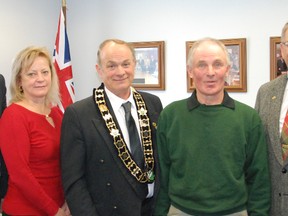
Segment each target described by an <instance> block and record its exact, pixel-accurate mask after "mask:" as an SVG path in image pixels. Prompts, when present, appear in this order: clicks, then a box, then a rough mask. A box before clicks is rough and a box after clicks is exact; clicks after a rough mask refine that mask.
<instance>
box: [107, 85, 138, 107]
mask: <svg viewBox="0 0 288 216" xmlns="http://www.w3.org/2000/svg"><path fill="white" fill-rule="evenodd" d="M104 89H105V92H106V94H107V97H108V98H109V101H110V103H111V105H112V107H113V108H117V110H118V109H119V108H121V107H122V104H123V103H125V102H127V101H130V103H131V104H132V107H135V102H134V99H133V92H132V89H131V88H130V96H129V98H128V99H127V100H123V99H122V98H120V97H118V96H117V95H115V94H114V93H112V92H111V91H110V90H108V89H107V88H106V86H104Z"/></svg>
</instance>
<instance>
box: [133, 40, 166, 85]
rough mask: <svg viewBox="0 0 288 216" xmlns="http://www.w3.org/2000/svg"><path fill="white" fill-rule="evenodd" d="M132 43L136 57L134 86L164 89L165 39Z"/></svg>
mask: <svg viewBox="0 0 288 216" xmlns="http://www.w3.org/2000/svg"><path fill="white" fill-rule="evenodd" d="M130 44H131V45H132V46H133V47H134V50H135V57H136V70H135V77H134V80H133V83H132V85H133V87H134V88H136V89H141V90H164V89H165V67H164V45H165V43H164V41H153V42H131V43H130Z"/></svg>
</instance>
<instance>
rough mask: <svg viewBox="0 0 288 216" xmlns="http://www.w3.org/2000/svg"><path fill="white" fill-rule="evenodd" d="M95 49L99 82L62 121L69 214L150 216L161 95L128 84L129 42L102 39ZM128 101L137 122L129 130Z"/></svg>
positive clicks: (156, 181)
mask: <svg viewBox="0 0 288 216" xmlns="http://www.w3.org/2000/svg"><path fill="white" fill-rule="evenodd" d="M97 55H98V62H97V64H96V69H97V72H98V74H99V76H100V78H101V79H102V81H103V84H102V85H101V86H100V87H99V88H97V89H94V90H93V96H91V97H88V98H86V99H84V100H81V101H78V102H76V103H74V104H72V105H71V106H69V107H68V108H67V109H66V110H65V114H64V119H63V124H62V135H61V169H62V178H63V185H64V190H65V196H66V200H67V202H68V206H69V208H70V211H71V213H72V215H73V216H78V215H79V216H82V215H85V216H89V215H93V216H96V215H97V216H98V215H99V216H109V215H122V216H151V215H152V212H153V208H154V201H155V197H156V195H157V193H158V190H159V167H158V160H157V149H156V145H155V144H156V143H155V142H156V129H157V120H158V116H159V113H160V112H161V111H162V104H161V101H160V99H159V98H158V97H157V96H155V95H152V94H149V93H144V92H141V93H140V92H138V91H136V90H135V89H134V88H132V87H131V84H132V81H133V79H134V73H135V66H136V60H135V53H134V50H133V48H132V47H131V46H130V45H129V44H127V43H126V42H124V41H121V40H117V39H110V40H106V41H104V42H103V43H102V44H101V45H100V47H99V50H98V53H97ZM126 102H128V103H129V104H130V105H131V114H132V116H133V119H134V120H135V121H134V122H135V124H136V128H137V130H136V132H135V133H133V134H132V133H131V132H130V134H129V132H128V131H129V130H128V129H127V127H126V126H127V125H126V121H125V116H126V113H125V112H126V111H125V108H124V107H123V104H124V103H126ZM132 121H133V120H132ZM134 127H135V125H134ZM134 138H137V139H138V140H139V138H140V140H141V143H139V147H140V148H138V152H140V153H139V155H138V156H136V155H135V154H134V152H133V151H131V149H133V148H134V144H135V143H134V142H133V141H132V139H134ZM139 156H140V157H141V158H142V162H143V164H142V162H138V158H139ZM141 164H142V165H141ZM144 164H145V165H144Z"/></svg>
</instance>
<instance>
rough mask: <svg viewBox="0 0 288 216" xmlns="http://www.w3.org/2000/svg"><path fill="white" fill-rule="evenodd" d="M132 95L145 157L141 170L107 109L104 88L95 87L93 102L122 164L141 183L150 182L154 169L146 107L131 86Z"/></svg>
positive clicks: (152, 179)
mask: <svg viewBox="0 0 288 216" xmlns="http://www.w3.org/2000/svg"><path fill="white" fill-rule="evenodd" d="M132 92H133V97H134V99H135V102H136V106H137V113H138V119H139V125H140V137H141V140H142V145H143V152H144V159H145V170H141V169H140V167H139V166H138V165H137V164H136V162H135V161H134V160H133V159H132V157H131V154H130V152H129V150H128V148H127V145H126V143H125V141H124V139H123V137H122V135H121V133H120V130H119V129H118V128H117V126H116V124H115V122H114V120H113V118H112V116H111V114H110V112H109V109H108V107H107V105H106V101H105V98H104V89H95V102H96V104H97V105H98V108H99V110H100V112H101V115H102V118H103V119H104V121H105V124H106V126H107V128H108V130H109V132H110V135H111V136H112V137H113V140H114V146H115V147H116V149H117V151H118V156H119V158H120V159H121V160H122V162H123V164H124V165H125V166H126V168H127V169H128V170H129V171H130V173H131V174H132V175H133V176H134V177H135V178H136V179H137V180H138V181H139V182H141V183H152V182H153V181H154V178H155V174H154V172H153V169H154V158H153V148H152V138H151V128H150V121H149V117H148V115H147V109H146V105H145V102H144V100H143V98H142V96H141V95H140V94H139V93H138V92H137V91H136V90H135V89H134V88H132Z"/></svg>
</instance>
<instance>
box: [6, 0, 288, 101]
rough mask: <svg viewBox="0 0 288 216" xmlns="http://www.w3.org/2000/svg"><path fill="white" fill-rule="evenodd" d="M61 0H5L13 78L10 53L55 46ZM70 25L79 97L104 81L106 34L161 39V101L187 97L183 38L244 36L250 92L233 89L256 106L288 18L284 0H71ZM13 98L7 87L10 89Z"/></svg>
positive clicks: (8, 62) (8, 61)
mask: <svg viewBox="0 0 288 216" xmlns="http://www.w3.org/2000/svg"><path fill="white" fill-rule="evenodd" d="M60 6H61V0H55V1H51V0H22V1H19V0H0V29H1V30H0V31H1V33H0V51H1V52H0V73H2V74H4V76H5V78H6V82H7V86H9V82H10V70H11V63H12V60H13V57H14V56H15V55H16V53H17V52H18V51H20V50H21V49H22V48H24V47H26V46H28V45H31V44H35V45H43V46H47V47H48V48H49V49H51V53H52V50H53V46H54V41H55V36H56V28H57V22H58V17H59V10H60ZM67 6H68V10H67V28H68V37H69V41H70V52H71V58H72V67H73V74H74V82H75V91H76V99H77V100H79V99H82V98H85V97H87V96H89V95H91V94H92V89H93V88H94V87H97V86H98V85H99V84H100V80H99V79H98V77H97V75H96V70H95V63H96V52H97V48H98V45H99V44H100V43H101V42H102V41H103V40H104V39H107V38H120V39H123V40H126V41H131V42H132V41H133V42H136V41H158V40H164V41H165V43H166V46H165V67H166V69H165V70H166V90H165V91H150V92H151V93H154V94H156V95H158V96H159V97H160V98H161V100H162V102H163V104H164V105H167V104H168V103H170V102H172V101H174V100H178V99H182V98H186V97H189V96H190V93H187V91H186V66H185V58H186V47H185V42H186V41H193V40H197V39H199V38H202V37H207V36H209V37H215V38H219V39H229V38H246V39H247V89H248V91H247V93H240V92H238V93H230V95H231V96H232V97H233V98H235V99H237V100H239V101H241V102H244V103H247V104H248V105H250V106H254V103H255V98H256V93H257V90H258V88H259V87H260V85H261V84H263V83H265V82H267V81H269V79H270V50H269V49H270V48H269V38H270V37H272V36H280V33H281V29H282V26H283V25H284V24H285V23H286V22H287V21H288V16H287V11H288V4H287V1H286V0H277V1H272V0H253V1H251V0H234V1H231V0H220V1H214V0H201V1H196V0H178V1H175V0H145V1H144V0H143V1H135V0H105V1H104V0H85V1H77V0H76V1H72V0H67ZM8 98H9V94H8Z"/></svg>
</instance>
